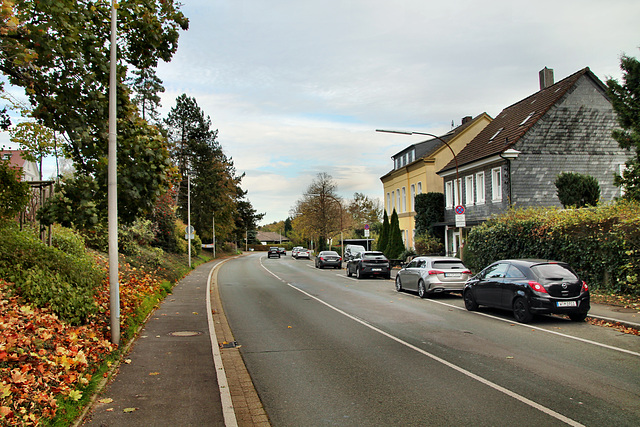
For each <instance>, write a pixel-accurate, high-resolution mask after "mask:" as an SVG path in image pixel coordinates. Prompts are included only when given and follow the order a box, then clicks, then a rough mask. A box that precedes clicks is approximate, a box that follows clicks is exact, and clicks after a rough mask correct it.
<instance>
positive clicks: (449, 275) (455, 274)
mask: <svg viewBox="0 0 640 427" xmlns="http://www.w3.org/2000/svg"><path fill="white" fill-rule="evenodd" d="M444 277H460V273H444Z"/></svg>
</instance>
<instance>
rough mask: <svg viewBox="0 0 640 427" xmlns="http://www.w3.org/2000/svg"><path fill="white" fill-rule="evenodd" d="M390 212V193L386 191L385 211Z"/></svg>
mask: <svg viewBox="0 0 640 427" xmlns="http://www.w3.org/2000/svg"><path fill="white" fill-rule="evenodd" d="M388 212H391V193H389V192H387V213H388Z"/></svg>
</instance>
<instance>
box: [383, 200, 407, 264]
mask: <svg viewBox="0 0 640 427" xmlns="http://www.w3.org/2000/svg"><path fill="white" fill-rule="evenodd" d="M404 250H405V248H404V242H403V241H402V232H401V231H400V220H399V219H398V214H397V212H396V210H395V209H394V210H393V213H392V214H391V222H390V223H389V245H388V246H387V251H386V252H385V255H387V258H389V259H398V257H399V256H400V255H401V254H402V252H404Z"/></svg>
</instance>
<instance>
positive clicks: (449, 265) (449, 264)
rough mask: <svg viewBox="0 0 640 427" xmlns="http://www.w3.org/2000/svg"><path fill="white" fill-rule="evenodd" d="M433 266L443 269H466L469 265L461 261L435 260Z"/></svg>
mask: <svg viewBox="0 0 640 427" xmlns="http://www.w3.org/2000/svg"><path fill="white" fill-rule="evenodd" d="M433 268H440V269H442V270H466V269H467V267H465V266H464V264H463V263H462V262H461V261H449V260H443V261H433Z"/></svg>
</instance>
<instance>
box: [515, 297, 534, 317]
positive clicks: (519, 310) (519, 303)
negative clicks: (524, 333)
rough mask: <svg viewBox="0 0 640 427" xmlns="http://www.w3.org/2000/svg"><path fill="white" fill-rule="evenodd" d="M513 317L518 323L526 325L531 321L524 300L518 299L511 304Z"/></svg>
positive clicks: (529, 312)
mask: <svg viewBox="0 0 640 427" xmlns="http://www.w3.org/2000/svg"><path fill="white" fill-rule="evenodd" d="M513 317H515V318H516V320H517V321H518V322H520V323H528V322H530V321H531V319H533V314H531V311H530V310H529V303H528V302H527V300H526V299H524V298H522V297H520V298H517V299H516V300H515V301H514V302H513Z"/></svg>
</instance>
